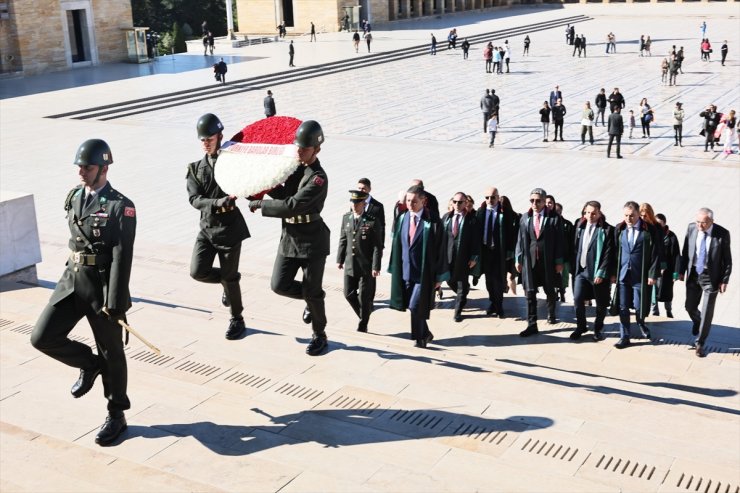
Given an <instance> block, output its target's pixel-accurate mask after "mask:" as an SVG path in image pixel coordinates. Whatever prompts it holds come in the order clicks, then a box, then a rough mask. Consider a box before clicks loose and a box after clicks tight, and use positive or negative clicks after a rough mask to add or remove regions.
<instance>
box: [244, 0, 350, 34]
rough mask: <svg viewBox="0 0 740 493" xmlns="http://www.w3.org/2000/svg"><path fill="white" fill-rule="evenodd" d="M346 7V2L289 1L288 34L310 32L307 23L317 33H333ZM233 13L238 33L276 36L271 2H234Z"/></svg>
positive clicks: (262, 0)
mask: <svg viewBox="0 0 740 493" xmlns="http://www.w3.org/2000/svg"><path fill="white" fill-rule="evenodd" d="M279 1H280V0H278V2H279ZM346 3H347V1H346V0H293V20H294V26H293V27H292V28H291V27H288V34H304V33H308V32H310V31H311V22H313V23H314V24H315V25H316V31H317V32H320V31H328V32H335V31H337V30H338V29H339V18H340V17H341V16H342V15H344V10H342V6H343V5H345V4H346ZM354 4H355V3H354V2H352V5H354ZM236 12H237V19H238V20H239V31H240V32H244V33H255V34H256V33H259V34H264V33H269V34H276V33H277V29H276V26H277V25H278V23H279V22H280V19H278V20H277V21H276V20H275V0H237V4H236Z"/></svg>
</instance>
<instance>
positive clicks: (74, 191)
mask: <svg viewBox="0 0 740 493" xmlns="http://www.w3.org/2000/svg"><path fill="white" fill-rule="evenodd" d="M81 189H82V185H77V186H76V187H74V188H73V189H72V190H70V191H69V193H68V194H67V198H65V199H64V210H65V211H68V210H70V209H71V208H72V199H73V198H74V196H75V195H76V194H77V193H78V192H79V191H80V190H81Z"/></svg>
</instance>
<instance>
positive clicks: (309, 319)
mask: <svg viewBox="0 0 740 493" xmlns="http://www.w3.org/2000/svg"><path fill="white" fill-rule="evenodd" d="M312 321H313V316H311V310H309V309H308V307H306V308H304V309H303V323H304V324H310V323H311V322H312Z"/></svg>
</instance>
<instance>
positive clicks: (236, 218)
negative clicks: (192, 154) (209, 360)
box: [187, 155, 249, 319]
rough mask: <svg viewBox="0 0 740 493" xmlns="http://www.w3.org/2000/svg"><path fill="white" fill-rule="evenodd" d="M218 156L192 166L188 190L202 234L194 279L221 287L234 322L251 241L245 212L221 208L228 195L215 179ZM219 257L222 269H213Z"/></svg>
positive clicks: (197, 245)
mask: <svg viewBox="0 0 740 493" xmlns="http://www.w3.org/2000/svg"><path fill="white" fill-rule="evenodd" d="M216 160H217V156H208V155H205V156H203V159H201V160H200V161H196V162H194V163H190V164H189V165H188V172H187V190H188V197H189V200H190V205H192V206H193V207H195V208H196V209H198V210H199V211H200V233H198V236H197V238H196V239H195V247H194V248H193V257H192V260H191V262H190V275H191V277H192V278H193V279H195V280H196V281H201V282H206V283H212V284H219V283H220V284H221V285H223V287H224V300H225V301H226V303H224V304H226V305H228V306H229V308H230V310H231V316H232V318H234V319H241V317H242V311H243V309H244V307H243V305H242V295H241V289H240V287H239V279H240V274H239V256H240V254H241V247H242V241H243V240H245V239H247V238H249V229H248V228H247V223H246V222H245V221H244V216H242V213H241V211H240V210H239V208H238V207H236V206H235V205H233V204H228V205H225V206H222V205H220V203H221V202H223V199H224V197H227V194H226V193H225V192H224V191H223V190H221V187H219V186H218V184H217V183H216V180H215V178H214V176H213V175H214V167H215V166H216ZM216 255H218V261H219V265H220V268H216V267H213V261H214V259H215V257H216Z"/></svg>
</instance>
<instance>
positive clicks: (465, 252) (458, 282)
mask: <svg viewBox="0 0 740 493" xmlns="http://www.w3.org/2000/svg"><path fill="white" fill-rule="evenodd" d="M466 204H467V196H466V195H465V194H464V193H462V192H457V193H456V194H455V195H454V196H453V197H452V205H453V210H452V211H451V212H448V213H447V214H445V215H444V216H443V217H442V224H443V225H444V228H445V235H446V236H447V244H446V245H445V261H446V262H447V269H448V271H449V273H450V279H449V280H448V281H447V285H448V286H450V288H451V289H452V290H453V291H454V292H455V294H456V295H457V296H456V297H455V314H454V319H455V322H462V309H463V308H465V305H466V304H467V302H468V293H469V292H470V282H469V280H468V277H469V276H470V269H472V268H473V267H475V265H476V264H477V263H478V257H479V255H480V238H479V233H478V225H477V224H476V220H475V215H474V214H466Z"/></svg>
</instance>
